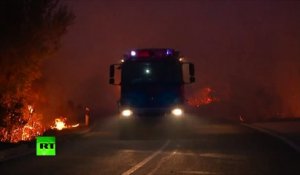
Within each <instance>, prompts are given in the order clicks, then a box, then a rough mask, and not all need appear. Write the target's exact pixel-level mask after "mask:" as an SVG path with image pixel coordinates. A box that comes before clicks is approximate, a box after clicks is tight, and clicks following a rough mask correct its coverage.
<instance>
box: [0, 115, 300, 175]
mask: <svg viewBox="0 0 300 175" xmlns="http://www.w3.org/2000/svg"><path fill="white" fill-rule="evenodd" d="M189 117H190V119H189V120H188V123H187V130H188V131H186V132H184V133H178V132H177V133H176V132H168V131H166V130H169V129H166V130H160V131H159V132H153V130H152V131H150V130H143V131H141V132H144V133H140V134H138V135H137V136H135V138H132V139H127V140H121V139H119V138H118V134H117V131H116V126H117V125H116V122H114V121H109V122H107V123H106V124H102V125H101V126H100V124H99V126H97V127H96V128H95V129H94V131H92V132H90V133H88V134H85V135H83V136H81V137H79V138H73V139H71V140H66V141H64V142H63V143H60V142H59V143H57V156H56V157H36V156H35V155H28V156H25V157H22V158H19V159H15V160H11V161H8V162H4V163H3V162H2V163H1V165H0V171H1V173H0V174H1V175H2V174H83V175H87V174H97V175H98V174H107V175H113V174H122V173H123V174H140V175H145V174H146V175H147V174H149V175H150V174H188V175H193V174H195V175H198V174H202V175H214V174H230V175H231V174H234V175H246V174H272V175H273V174H299V173H300V156H299V154H298V155H297V154H296V153H295V152H294V151H293V150H292V149H291V148H289V147H288V146H287V145H285V144H283V143H281V142H280V141H278V140H276V139H274V138H272V137H270V136H268V135H265V134H261V133H259V132H257V131H253V130H251V129H249V128H245V127H243V126H240V125H238V124H230V123H227V122H222V121H213V120H208V119H204V118H196V117H191V116H189ZM161 128H162V126H158V127H156V128H155V130H159V129H161ZM164 131H166V132H164Z"/></svg>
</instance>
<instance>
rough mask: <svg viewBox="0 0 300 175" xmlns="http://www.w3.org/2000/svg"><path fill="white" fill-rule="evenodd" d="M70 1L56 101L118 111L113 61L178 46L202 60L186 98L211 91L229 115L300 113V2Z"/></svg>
mask: <svg viewBox="0 0 300 175" xmlns="http://www.w3.org/2000/svg"><path fill="white" fill-rule="evenodd" d="M68 3H69V6H70V7H71V8H72V9H73V12H74V14H75V16H76V20H75V22H74V24H73V26H71V27H70V28H69V31H68V33H67V34H66V35H65V36H64V38H63V42H62V45H61V48H60V51H59V52H58V53H57V54H56V56H55V57H56V58H55V59H52V60H49V61H48V62H47V65H46V68H45V75H46V79H47V80H49V85H50V86H49V89H48V90H49V92H50V91H51V92H52V93H53V94H56V95H58V96H57V97H59V98H56V99H54V100H62V99H60V98H63V100H66V101H68V100H69V101H73V102H74V103H76V104H81V105H87V106H90V107H91V108H92V109H94V110H95V111H101V110H106V111H113V110H115V109H116V101H117V99H118V87H114V86H111V85H109V84H108V67H109V64H112V63H117V62H119V60H120V59H121V56H122V55H123V54H124V52H126V51H128V50H130V49H131V48H140V47H142V48H145V47H146V48H152V47H155V48H157V47H171V48H175V49H177V50H179V51H181V53H182V55H184V56H186V58H187V59H188V60H189V61H192V62H194V63H195V66H196V74H197V75H196V78H197V79H196V80H197V82H196V83H195V84H193V85H188V86H187V87H186V89H188V92H189V93H188V94H187V95H188V96H193V94H197V91H199V89H201V88H204V87H211V88H212V89H213V90H214V92H215V94H216V95H217V96H218V98H219V99H220V103H222V105H223V108H226V111H227V112H228V113H226V114H223V115H230V116H232V117H236V116H238V115H245V116H246V117H249V118H250V117H254V118H259V117H264V118H267V117H272V116H274V115H284V116H289V117H291V116H292V117H296V116H298V117H299V116H300V49H299V48H300V32H299V31H300V2H299V1H298V2H297V1H195V0H190V1H179V0H171V1H150V0H149V1H147V0H141V1H129V0H128V1H96V0H94V1H92V0H90V1H84V0H78V1H75V0H74V1H68ZM224 106H225V107H224ZM223 108H222V109H223ZM217 110H218V109H217ZM223 112H224V113H225V110H221V109H220V113H223ZM230 116H229V117H230ZM99 117H100V116H99Z"/></svg>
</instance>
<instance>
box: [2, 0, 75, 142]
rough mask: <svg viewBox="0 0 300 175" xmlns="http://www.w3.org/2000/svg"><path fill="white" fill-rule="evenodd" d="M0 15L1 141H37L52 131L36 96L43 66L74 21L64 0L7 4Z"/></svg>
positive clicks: (20, 0) (24, 0) (11, 0)
mask: <svg viewBox="0 0 300 175" xmlns="http://www.w3.org/2000/svg"><path fill="white" fill-rule="evenodd" d="M0 11H1V13H0V19H1V20H0V26H1V29H0V41H1V42H0V67H1V69H0V140H1V141H9V142H18V141H21V140H25V141H26V140H31V139H33V138H35V137H36V136H37V135H41V134H42V133H43V132H44V131H45V130H46V129H47V128H48V127H49V126H47V124H45V122H44V121H45V120H44V119H45V116H46V114H44V113H43V112H42V110H41V108H42V107H41V106H42V105H41V104H42V101H43V100H44V101H47V99H42V98H41V97H43V94H39V93H40V92H38V91H35V88H36V86H39V84H38V83H37V82H38V80H39V79H41V78H42V70H41V66H42V64H43V61H44V60H45V59H46V58H49V57H50V56H51V55H52V53H54V52H55V51H56V49H57V48H58V46H59V40H60V38H61V36H62V35H63V34H64V33H65V32H66V29H67V27H68V26H69V24H71V22H72V20H73V19H74V16H73V14H72V13H71V12H70V11H69V10H68V8H67V7H66V6H65V5H63V4H61V3H60V1H59V0H40V1H35V0H3V1H1V2H0Z"/></svg>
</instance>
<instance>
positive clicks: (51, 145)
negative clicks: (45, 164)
mask: <svg viewBox="0 0 300 175" xmlns="http://www.w3.org/2000/svg"><path fill="white" fill-rule="evenodd" d="M36 155H37V156H55V155H56V144H55V137H53V136H38V137H37V138H36Z"/></svg>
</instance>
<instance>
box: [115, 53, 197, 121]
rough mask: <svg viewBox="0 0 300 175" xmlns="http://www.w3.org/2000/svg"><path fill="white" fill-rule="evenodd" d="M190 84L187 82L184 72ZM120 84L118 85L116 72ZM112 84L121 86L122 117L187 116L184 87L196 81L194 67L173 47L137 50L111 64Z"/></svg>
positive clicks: (120, 103)
mask: <svg viewBox="0 0 300 175" xmlns="http://www.w3.org/2000/svg"><path fill="white" fill-rule="evenodd" d="M186 68H187V72H188V76H189V78H188V82H185V80H184V79H185V78H184V77H185V75H184V73H185V70H186ZM117 70H118V71H120V82H116V78H115V75H116V73H115V72H116V71H117ZM109 74H110V75H109V76H110V77H109V83H110V84H112V85H118V86H120V91H121V94H120V100H119V102H118V109H119V112H120V116H121V118H134V117H141V116H151V117H155V116H162V115H160V114H171V115H173V116H177V117H180V116H183V114H184V105H185V97H184V85H185V84H189V83H193V82H195V76H194V74H195V71H194V65H193V63H190V62H184V60H183V58H181V57H180V56H179V52H178V51H175V50H174V49H170V48H157V49H134V50H130V51H129V52H127V53H126V54H125V55H124V57H123V58H122V59H121V63H120V64H112V65H110V73H109Z"/></svg>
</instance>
